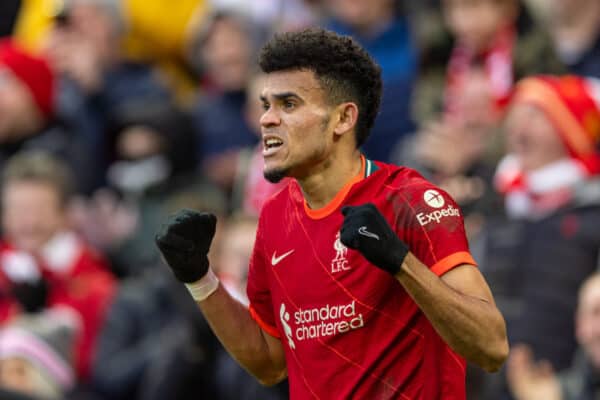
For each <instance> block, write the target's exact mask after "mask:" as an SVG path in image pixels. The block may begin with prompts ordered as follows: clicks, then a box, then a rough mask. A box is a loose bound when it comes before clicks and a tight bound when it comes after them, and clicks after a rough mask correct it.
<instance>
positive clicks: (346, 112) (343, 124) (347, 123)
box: [333, 102, 358, 135]
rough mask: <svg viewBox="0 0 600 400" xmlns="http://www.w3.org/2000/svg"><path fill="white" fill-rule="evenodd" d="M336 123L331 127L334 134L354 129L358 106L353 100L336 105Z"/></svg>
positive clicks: (341, 133)
mask: <svg viewBox="0 0 600 400" xmlns="http://www.w3.org/2000/svg"><path fill="white" fill-rule="evenodd" d="M335 115H336V118H337V120H336V124H335V127H334V129H333V131H334V132H335V134H336V135H343V134H344V133H347V132H350V131H353V130H354V127H355V126H356V121H357V120H358V106H357V105H356V103H353V102H346V103H342V104H340V105H338V106H337V107H336V113H335Z"/></svg>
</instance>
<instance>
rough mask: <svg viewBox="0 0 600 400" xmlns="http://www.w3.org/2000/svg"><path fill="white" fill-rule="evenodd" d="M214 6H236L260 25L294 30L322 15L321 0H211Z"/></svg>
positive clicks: (313, 23)
mask: <svg viewBox="0 0 600 400" xmlns="http://www.w3.org/2000/svg"><path fill="white" fill-rule="evenodd" d="M210 3H211V4H212V6H213V7H214V8H217V9H222V8H230V9H231V8H235V9H236V10H239V11H240V12H242V13H244V14H246V15H248V16H249V17H250V18H251V19H252V21H253V22H254V23H256V24H258V25H260V26H264V27H270V28H272V30H273V31H276V32H282V31H293V30H299V29H303V28H308V27H309V26H313V25H315V24H316V23H317V22H318V20H319V19H320V17H321V1H320V0H260V1H245V0H211V1H210Z"/></svg>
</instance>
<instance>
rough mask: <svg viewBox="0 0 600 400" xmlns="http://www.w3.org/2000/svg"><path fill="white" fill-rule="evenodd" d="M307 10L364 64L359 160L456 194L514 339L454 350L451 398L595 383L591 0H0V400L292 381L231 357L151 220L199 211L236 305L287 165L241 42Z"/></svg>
mask: <svg viewBox="0 0 600 400" xmlns="http://www.w3.org/2000/svg"><path fill="white" fill-rule="evenodd" d="M311 26H321V27H326V28H329V29H332V30H334V31H336V32H339V33H342V34H348V35H351V36H353V37H354V38H355V39H356V40H358V41H359V42H360V43H361V44H362V45H363V46H364V47H365V48H366V49H367V50H368V51H369V52H370V53H371V54H372V55H373V57H374V58H375V60H376V61H377V62H378V63H379V64H380V66H381V68H382V74H383V80H384V99H383V102H382V107H381V111H380V114H379V116H378V119H377V121H376V125H375V127H374V129H373V132H372V135H371V137H370V139H369V140H368V142H367V143H366V144H365V145H364V147H363V149H362V150H363V152H364V153H365V154H366V155H367V157H369V158H372V159H375V160H380V161H384V162H390V163H396V164H400V165H406V166H409V167H412V168H415V169H417V170H418V171H419V172H421V173H422V174H423V175H424V176H425V177H427V178H428V179H430V180H432V181H433V182H434V183H436V184H437V185H439V186H440V187H441V188H443V189H444V190H446V191H448V192H449V193H450V194H451V195H452V196H453V197H454V198H455V199H456V200H457V201H458V203H459V204H460V206H461V208H462V214H463V216H464V218H465V224H466V228H467V232H468V235H469V239H470V242H471V250H472V253H473V255H474V257H475V259H476V260H477V262H478V264H479V268H480V269H481V271H482V272H483V274H484V276H485V277H486V278H487V280H488V282H489V284H490V286H491V288H492V290H493V292H494V295H495V298H496V301H497V303H498V306H499V308H500V309H501V311H502V312H503V314H504V315H505V318H506V321H507V326H508V334H509V339H510V342H511V347H512V351H511V356H510V358H509V361H508V362H507V364H506V366H505V368H504V369H503V370H502V371H501V372H500V373H498V374H494V375H488V374H485V373H483V372H482V371H480V370H479V369H477V368H475V367H471V366H469V368H468V378H467V386H468V393H469V395H468V398H469V399H490V400H495V399H498V400H500V399H506V400H508V399H515V400H558V399H574V400H575V399H576V400H586V399H597V398H600V397H598V396H600V372H599V371H600V278H599V275H597V272H596V271H597V269H598V265H599V260H600V258H599V250H600V152H599V151H600V147H599V141H600V81H599V80H596V79H598V78H600V1H598V0H523V1H520V0H422V1H402V0H254V1H244V0H20V1H19V0H2V1H1V2H0V36H1V37H2V38H0V174H1V181H0V185H1V186H0V189H1V192H0V216H1V224H0V237H1V240H0V398H1V399H30V400H32V399H68V400H71V399H77V400H84V399H89V400H103V399H110V400H119V399H127V400H138V399H139V400H153V399H156V400H159V399H161V400H162V399H181V400H185V399H188V398H189V399H192V398H193V399H242V400H252V399H257V400H258V399H261V400H265V399H266V400H269V399H285V398H287V387H286V383H285V382H284V383H282V384H280V385H278V386H276V387H272V388H263V387H261V386H259V385H258V383H256V382H255V381H254V380H253V379H252V378H251V377H249V376H248V374H247V373H246V372H245V371H243V370H242V369H241V368H240V367H238V366H237V364H236V363H235V362H234V361H233V360H232V359H231V358H230V357H229V356H228V355H227V353H226V352H225V351H224V350H223V348H222V347H221V346H220V345H219V343H218V342H217V340H216V339H215V338H214V336H213V335H212V333H211V332H210V329H209V328H208V326H207V324H206V322H205V321H204V320H203V318H202V317H201V315H200V313H199V312H197V310H196V308H195V304H193V301H192V300H191V298H190V297H189V296H188V295H187V292H186V291H185V289H184V288H183V287H182V286H181V284H179V283H178V282H176V281H175V280H174V279H173V277H172V276H171V274H170V272H169V271H168V269H167V268H165V267H164V265H163V264H162V261H161V259H160V256H159V254H158V251H157V249H156V247H155V246H154V244H153V235H154V233H155V232H156V231H157V229H158V227H159V226H160V223H161V221H163V220H164V219H165V217H166V216H167V215H169V214H170V213H172V212H173V211H175V210H177V209H179V208H182V207H187V208H193V209H197V210H202V211H211V212H213V213H215V214H217V215H218V218H219V224H218V232H217V236H216V238H215V241H214V243H213V247H212V249H211V254H210V260H211V264H212V266H213V268H214V269H215V271H216V272H217V274H218V275H219V277H220V279H221V281H222V282H223V284H224V285H225V286H226V287H227V288H228V289H229V290H230V292H231V293H233V294H234V295H235V296H237V297H238V298H239V299H240V300H241V301H243V302H244V301H246V302H247V299H246V297H245V281H246V276H247V264H248V259H249V255H250V252H251V249H252V246H253V241H254V234H255V230H256V222H257V220H256V219H257V215H258V213H259V211H260V208H261V206H262V204H263V203H264V201H265V200H266V199H268V198H269V196H271V195H273V194H274V193H276V192H277V191H278V190H280V189H281V187H282V185H285V182H283V183H282V184H278V185H272V184H270V183H268V182H266V181H265V180H264V178H263V177H262V162H263V161H262V156H261V143H260V141H259V135H260V126H259V122H258V120H259V116H260V115H261V112H262V110H261V107H260V104H259V101H258V95H259V93H260V90H261V82H262V77H261V74H260V72H259V71H258V70H257V67H256V62H255V60H256V54H257V51H258V49H259V48H260V46H261V45H262V44H263V43H264V41H265V40H266V39H268V38H269V37H270V36H271V35H272V34H273V33H275V32H281V31H288V30H297V29H303V28H306V27H311ZM307 279H309V278H307ZM399 312H401V310H399ZM374 340H375V339H374ZM365 345H367V346H368V344H365ZM334 390H335V388H332V396H334V395H333V393H334V392H333V391H334Z"/></svg>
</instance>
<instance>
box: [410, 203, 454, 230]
mask: <svg viewBox="0 0 600 400" xmlns="http://www.w3.org/2000/svg"><path fill="white" fill-rule="evenodd" d="M446 217H460V211H459V210H458V208H455V207H453V206H452V204H449V205H448V207H446V208H443V209H441V210H435V211H432V212H429V213H424V212H420V213H418V214H417V220H418V221H419V224H421V226H425V225H427V224H430V223H432V222H435V223H436V224H439V223H440V221H441V220H442V218H446Z"/></svg>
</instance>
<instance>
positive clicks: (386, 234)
mask: <svg viewBox="0 0 600 400" xmlns="http://www.w3.org/2000/svg"><path fill="white" fill-rule="evenodd" d="M342 214H343V215H344V223H343V224H342V227H341V229H340V240H341V241H342V243H343V244H344V245H345V246H346V247H349V248H351V249H354V250H358V251H360V252H361V254H362V255H363V256H364V257H365V258H366V259H367V260H369V262H371V263H372V264H373V265H375V266H377V267H379V268H381V269H383V270H385V271H388V272H389V273H390V274H392V275H395V274H396V273H397V272H398V271H399V270H400V266H401V265H402V262H403V261H404V258H405V257H406V255H407V254H408V247H407V246H406V244H404V242H402V240H400V238H399V237H398V236H397V235H396V233H395V232H394V231H393V230H392V228H391V227H390V225H389V224H388V222H387V221H386V220H385V218H384V217H383V215H381V213H380V212H379V210H378V209H377V207H375V206H374V205H373V204H371V203H367V204H363V205H361V206H356V207H352V206H345V207H342Z"/></svg>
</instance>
